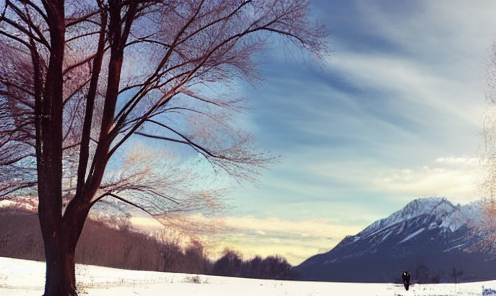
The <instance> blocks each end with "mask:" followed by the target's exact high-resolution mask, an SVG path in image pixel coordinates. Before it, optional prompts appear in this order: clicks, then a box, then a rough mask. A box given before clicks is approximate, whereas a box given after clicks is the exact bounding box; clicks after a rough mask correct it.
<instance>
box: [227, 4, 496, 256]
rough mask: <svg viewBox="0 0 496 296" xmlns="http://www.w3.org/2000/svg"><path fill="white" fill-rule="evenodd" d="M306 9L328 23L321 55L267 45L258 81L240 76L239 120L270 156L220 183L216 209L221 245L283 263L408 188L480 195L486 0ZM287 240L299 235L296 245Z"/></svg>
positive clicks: (407, 197)
mask: <svg viewBox="0 0 496 296" xmlns="http://www.w3.org/2000/svg"><path fill="white" fill-rule="evenodd" d="M312 9H313V10H312V16H313V17H316V18H319V19H320V20H321V21H323V22H324V23H326V24H327V25H328V27H329V28H330V30H331V34H330V36H329V43H330V46H331V49H332V53H331V54H330V55H329V56H328V57H326V58H325V59H324V61H320V62H317V61H314V60H311V59H309V58H308V57H300V56H299V55H298V53H295V52H293V51H289V50H284V49H278V50H275V51H274V52H272V53H271V54H269V55H268V57H266V59H265V60H264V63H263V65H262V66H261V71H262V73H263V75H264V78H265V81H263V82H262V83H260V84H257V85H256V87H255V88H254V87H252V86H250V85H249V84H243V83H242V84H240V89H239V91H240V92H242V93H243V95H245V96H246V97H248V98H249V100H250V108H251V109H250V110H249V111H248V113H247V114H246V115H245V116H246V118H244V119H243V121H245V122H246V125H247V128H248V129H250V130H251V131H252V132H253V133H254V134H255V137H256V138H257V140H258V143H259V144H260V146H262V147H263V148H264V149H266V150H269V151H271V152H272V153H273V154H275V155H282V158H281V162H280V163H278V164H276V165H273V166H272V167H271V170H270V171H268V172H265V173H264V174H263V175H262V177H261V178H260V180H259V182H258V184H257V186H256V187H252V186H246V187H244V188H238V189H235V190H234V191H232V192H231V193H230V194H229V198H230V200H231V204H232V205H233V206H235V208H234V209H232V210H230V211H229V212H228V213H226V216H227V217H226V219H227V221H231V222H229V223H232V224H233V225H236V226H233V229H235V230H236V231H237V233H238V234H236V235H233V236H232V237H230V238H229V239H226V241H230V242H231V243H232V246H234V247H239V248H243V249H246V250H248V245H250V246H249V249H250V250H249V251H247V252H248V253H249V252H253V253H256V252H258V253H264V252H267V253H270V252H269V250H268V249H270V251H274V249H275V250H279V252H280V253H283V255H286V256H287V257H288V259H290V261H291V262H293V263H299V262H300V261H301V260H303V259H304V257H305V256H310V255H312V254H315V253H317V252H323V251H326V250H328V249H331V248H332V246H333V245H334V244H336V243H337V242H339V240H340V239H342V238H343V236H344V235H346V234H355V233H356V232H357V231H359V230H361V229H362V228H364V227H365V226H367V225H368V224H370V223H372V222H373V221H375V220H376V219H380V218H383V217H386V216H388V215H389V214H391V213H392V212H394V211H396V210H398V209H400V208H402V207H403V206H404V205H406V203H408V202H409V201H411V200H413V199H415V198H419V197H429V196H446V197H448V198H449V199H450V200H452V201H453V202H455V203H458V202H460V203H465V202H469V201H471V200H474V199H477V198H479V197H480V196H479V193H478V192H477V180H478V178H479V175H478V171H477V167H478V166H477V158H476V157H477V150H478V147H479V145H480V141H481V138H480V132H481V123H482V113H483V110H484V100H485V91H486V90H487V88H486V85H487V84H486V80H485V70H486V62H487V60H488V51H489V49H490V47H491V45H492V42H493V38H494V36H495V35H494V34H495V33H496V18H495V17H494V15H495V13H496V3H495V2H494V1H475V2H469V1H445V0H443V1H415V2H414V1H408V2H407V1H385V0H382V1H350V0H342V1H337V0H334V1H323V0H322V1H316V0H314V1H312ZM288 52H289V53H288ZM298 227H301V228H302V229H300V230H294V231H291V230H288V228H291V229H297V228H298ZM264 228H265V229H264ZM312 229H313V230H312ZM324 230H325V231H324ZM285 238H287V240H286V239H285ZM302 238H307V239H302ZM312 239H314V240H315V244H314V245H311V243H310V241H312ZM317 241H318V242H317ZM252 242H253V243H252ZM254 242H257V243H254ZM298 242H301V243H300V244H301V245H302V244H304V243H303V242H305V244H309V245H311V246H308V247H306V248H299V247H298V248H299V249H301V250H298V251H297V250H296V249H295V248H296V246H295V244H298ZM288 245H291V246H292V247H285V246H288ZM269 246H270V247H269ZM275 246H277V247H275ZM264 248H265V249H264ZM267 248H268V249H267ZM303 249H304V250H303ZM242 251H243V250H242ZM305 252H306V253H305ZM305 254H306V255H305Z"/></svg>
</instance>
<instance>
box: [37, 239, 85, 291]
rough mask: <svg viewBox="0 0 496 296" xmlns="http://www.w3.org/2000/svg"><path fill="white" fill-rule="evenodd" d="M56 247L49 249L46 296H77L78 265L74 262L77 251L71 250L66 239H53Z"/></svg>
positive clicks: (46, 251) (46, 252) (47, 249)
mask: <svg viewBox="0 0 496 296" xmlns="http://www.w3.org/2000/svg"><path fill="white" fill-rule="evenodd" d="M51 243H53V244H54V246H50V247H48V248H47V246H46V245H45V257H46V281H45V294H44V296H75V295H77V291H76V265H75V261H74V255H75V250H74V248H71V247H70V246H69V244H68V242H67V239H65V238H64V237H60V236H59V237H57V236H56V237H55V238H53V239H52V242H51Z"/></svg>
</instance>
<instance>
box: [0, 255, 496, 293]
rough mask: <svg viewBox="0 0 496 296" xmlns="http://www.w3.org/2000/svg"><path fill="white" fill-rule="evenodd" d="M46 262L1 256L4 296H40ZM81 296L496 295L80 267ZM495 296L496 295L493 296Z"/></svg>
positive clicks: (465, 287) (444, 287) (447, 287)
mask: <svg viewBox="0 0 496 296" xmlns="http://www.w3.org/2000/svg"><path fill="white" fill-rule="evenodd" d="M44 268H45V265H44V263H43V262H34V261H27V260H19V259H10V258H1V257H0V295H12V296H21V295H22V296H24V295H25V296H34V295H36V296H41V295H42V294H43V284H44V276H45V274H44ZM77 275H78V277H77V278H78V280H79V289H80V295H89V296H100V295H101V296H113V295H119V296H126V295H129V296H131V295H132V296H136V295H146V296H154V295H214V296H223V295H226V296H227V295H229V296H232V295H237V296H239V295H250V296H251V295H253V296H265V295H267V296H269V295H270V296H277V295H281V296H282V295H287V296H292V295H294V296H305V295H308V296H310V295H339V296H346V295H353V296H357V295H360V296H366V295H483V294H484V295H493V294H487V293H483V286H484V288H485V289H491V288H492V289H496V281H491V282H479V283H469V284H458V285H454V284H437V285H414V286H412V287H411V289H410V291H408V292H407V291H405V290H404V289H403V287H402V286H401V285H395V284H356V283H321V282H294V281H271V280H252V279H239V278H225V277H214V276H203V275H198V276H197V275H188V274H174V273H160V272H146V271H132V270H121V269H113V268H105V267H98V266H86V265H79V266H77ZM494 295H496V294H494Z"/></svg>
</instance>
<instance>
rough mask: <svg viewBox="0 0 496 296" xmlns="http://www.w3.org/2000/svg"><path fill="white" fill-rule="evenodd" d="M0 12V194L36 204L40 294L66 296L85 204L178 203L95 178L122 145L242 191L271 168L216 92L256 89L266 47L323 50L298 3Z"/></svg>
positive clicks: (129, 179) (127, 183) (124, 175)
mask: <svg viewBox="0 0 496 296" xmlns="http://www.w3.org/2000/svg"><path fill="white" fill-rule="evenodd" d="M0 3H1V5H0V36H1V37H0V52H1V53H2V59H1V62H0V82H1V84H0V151H1V153H0V169H1V173H0V181H1V185H0V194H2V195H3V196H7V195H12V194H14V193H16V192H19V191H21V192H31V191H35V192H36V193H37V195H38V199H39V208H38V213H39V220H40V225H41V229H42V234H43V241H44V246H45V257H46V264H47V272H46V285H45V296H51V295H64V296H65V295H76V294H77V293H76V286H75V268H74V253H75V248H76V244H77V242H78V239H79V236H80V234H81V230H82V228H83V224H84V222H85V220H86V217H87V216H88V213H89V211H90V209H91V208H92V206H93V205H94V204H95V203H97V202H98V201H101V200H102V199H103V198H113V199H116V200H119V201H121V202H124V203H127V204H129V205H132V206H134V207H137V208H139V209H141V210H144V211H147V212H148V213H150V214H151V215H154V216H163V215H165V216H166V215H167V214H168V212H169V211H170V210H171V209H173V208H174V206H175V205H176V204H181V203H183V201H184V199H183V198H184V196H183V195H182V193H183V192H181V190H177V191H175V190H171V189H170V188H172V187H174V186H172V187H171V186H169V185H170V184H163V183H162V184H160V183H157V180H159V179H160V175H155V173H156V171H153V170H151V169H150V168H149V167H148V168H147V167H146V166H144V167H143V166H142V167H141V168H140V169H137V170H134V167H133V165H130V166H126V165H127V164H125V165H124V166H123V167H122V169H123V171H122V172H121V173H117V174H111V176H109V172H108V170H107V173H106V169H107V166H108V165H109V164H110V163H114V162H115V161H116V158H118V157H117V156H118V155H119V153H122V152H121V151H122V150H123V149H124V148H125V147H126V143H128V142H129V141H130V140H131V139H135V138H147V139H152V140H156V141H158V142H163V144H164V145H163V146H164V147H171V146H174V145H176V146H177V145H179V146H184V147H187V148H190V149H191V150H192V151H193V152H195V153H198V154H201V155H203V157H204V158H205V159H206V160H208V161H209V162H210V163H211V164H212V165H213V167H215V168H216V169H217V170H220V171H224V172H226V173H228V174H229V175H230V176H232V177H234V178H237V179H252V178H254V177H255V176H256V174H257V172H258V171H259V169H260V168H263V167H264V166H265V165H266V164H267V162H268V161H270V159H271V158H270V156H267V155H265V154H263V153H262V152H260V151H258V150H256V149H254V148H253V145H252V139H251V136H250V135H249V134H248V133H247V132H245V131H243V130H242V129H240V128H239V127H237V126H236V124H235V121H234V119H235V115H236V114H237V112H239V111H242V110H243V100H241V99H238V98H232V97H231V96H230V95H226V94H225V93H223V92H219V91H217V89H218V88H219V87H220V86H222V87H225V86H226V85H227V86H228V85H231V86H234V84H233V82H236V81H237V80H238V79H243V80H248V81H256V80H257V79H258V77H259V76H258V73H257V71H256V62H255V61H254V59H253V55H254V54H255V53H257V52H260V51H261V50H262V49H265V48H267V46H271V45H273V44H274V43H273V42H274V41H273V40H274V36H279V40H282V41H285V40H287V41H290V42H293V43H294V44H295V45H296V46H298V47H299V48H302V49H305V50H308V51H309V52H310V53H313V54H315V55H317V56H318V55H319V54H321V53H323V52H325V51H326V44H325V41H324V37H325V36H326V35H327V33H326V30H325V28H324V27H323V26H321V25H319V24H314V23H311V22H309V21H308V17H307V13H308V6H309V3H308V1H307V0H258V1H256V0H253V1H249V0H246V1H242V0H235V1H223V0H209V1H204V0H180V1H179V0H163V1H161V0H141V1H139V0H129V1H126V0H108V1H105V0H93V1H92V0H72V1H63V0H39V1H38V0H18V1H11V0H5V1H2V2H0ZM137 163H138V164H139V163H140V161H137V162H134V164H137ZM174 176H175V177H177V176H176V175H174ZM179 177H180V176H179ZM176 188H177V186H176ZM186 200H187V202H186V204H188V207H190V208H191V209H193V208H195V206H197V202H199V199H198V198H196V199H195V198H194V197H191V196H190V197H189V198H188V197H186ZM201 200H202V201H205V200H208V196H207V197H204V198H203V199H201Z"/></svg>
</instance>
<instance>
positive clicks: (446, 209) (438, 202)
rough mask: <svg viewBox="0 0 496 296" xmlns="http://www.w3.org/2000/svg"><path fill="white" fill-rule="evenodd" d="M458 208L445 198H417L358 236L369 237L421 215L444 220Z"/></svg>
mask: <svg viewBox="0 0 496 296" xmlns="http://www.w3.org/2000/svg"><path fill="white" fill-rule="evenodd" d="M459 208H460V205H457V206H454V205H453V204H452V203H451V202H450V201H449V200H448V199H446V198H445V197H428V198H418V199H415V200H413V201H411V202H410V203H408V204H407V205H406V206H405V207H404V208H403V209H401V210H399V211H397V212H395V213H393V214H392V215H390V216H389V217H387V218H384V219H381V220H378V221H375V222H374V223H372V224H371V225H369V226H368V227H367V228H365V229H364V230H363V231H362V232H360V233H359V234H358V236H360V237H365V236H369V235H372V234H374V233H375V232H377V231H379V230H381V229H384V228H387V227H389V226H392V225H395V224H397V223H402V222H404V221H407V220H410V219H412V218H415V217H419V216H422V215H433V216H438V217H440V218H444V217H446V216H449V215H451V214H452V213H454V212H455V211H457V209H459Z"/></svg>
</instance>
